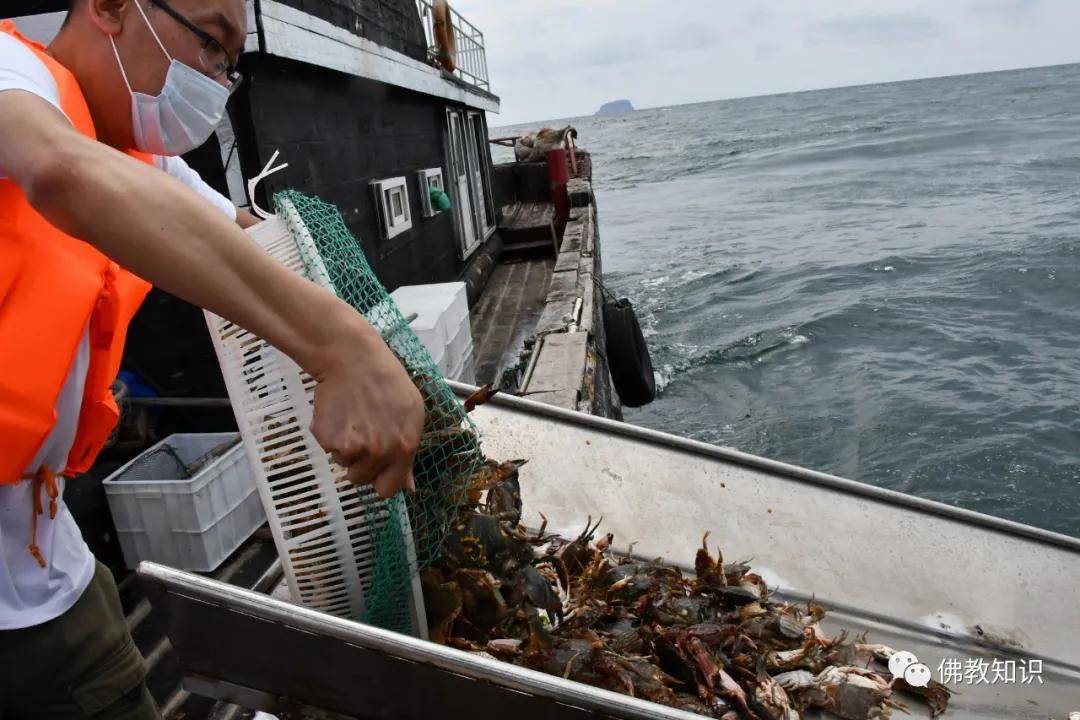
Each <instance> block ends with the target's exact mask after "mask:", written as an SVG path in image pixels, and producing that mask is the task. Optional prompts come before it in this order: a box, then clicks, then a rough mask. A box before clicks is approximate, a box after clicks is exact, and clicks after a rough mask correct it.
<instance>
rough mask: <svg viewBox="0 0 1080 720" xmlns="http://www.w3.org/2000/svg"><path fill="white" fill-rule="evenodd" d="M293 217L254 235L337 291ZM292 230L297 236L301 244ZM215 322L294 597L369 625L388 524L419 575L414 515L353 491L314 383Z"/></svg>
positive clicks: (246, 336) (418, 623)
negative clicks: (376, 541)
mask: <svg viewBox="0 0 1080 720" xmlns="http://www.w3.org/2000/svg"><path fill="white" fill-rule="evenodd" d="M285 214H286V215H287V217H288V221H289V222H288V223H286V222H285V221H284V220H283V219H282V218H271V219H269V220H267V221H266V222H263V223H261V224H259V225H257V226H255V227H254V228H252V229H251V230H249V234H250V236H251V237H252V238H253V239H254V240H255V242H257V243H258V244H259V245H260V246H261V247H262V248H263V249H264V250H266V251H267V252H268V253H269V254H270V255H271V256H272V257H274V258H275V259H277V260H278V261H279V262H281V263H282V264H284V265H285V266H286V267H288V268H289V269H290V270H292V271H293V272H296V273H299V274H301V275H304V276H306V277H309V278H310V279H311V280H313V281H315V282H316V283H318V284H320V285H322V286H323V287H325V288H326V289H328V290H330V291H331V292H333V288H332V286H331V284H330V282H329V280H328V275H327V273H326V270H325V267H324V266H323V264H322V261H321V260H320V259H319V255H318V252H317V251H316V249H315V245H314V242H313V241H312V240H311V237H310V235H307V233H306V230H305V229H304V226H303V222H302V221H301V219H300V217H299V215H298V214H297V213H296V211H295V210H293V209H291V206H289V205H288V203H287V202H286V203H285ZM290 225H291V226H292V227H293V228H296V229H298V232H297V237H294V235H293V232H291V231H290ZM308 268H310V269H311V270H310V271H309V270H308ZM312 276H314V277H312ZM206 319H207V324H208V325H209V328H210V336H211V338H212V339H213V342H214V348H215V350H216V351H217V355H218V361H219V362H220V364H221V370H222V374H223V376H224V378H225V385H226V387H227V388H228V391H229V397H230V399H231V401H232V406H233V412H234V414H235V415H236V421H237V424H238V426H239V428H240V434H241V436H242V437H243V440H244V447H245V449H246V451H247V455H248V459H249V462H250V464H251V467H252V471H253V474H254V477H255V482H256V486H257V487H258V491H259V495H260V497H261V498H262V503H263V506H264V508H265V510H266V516H267V520H268V521H269V524H270V529H271V532H272V534H273V537H274V542H275V543H276V544H277V549H278V554H279V555H280V557H281V560H282V565H283V567H284V571H285V579H286V582H287V584H288V587H289V591H290V593H291V595H292V598H293V600H294V601H296V602H299V603H301V604H303V605H305V606H307V607H310V608H313V609H316V610H320V611H323V612H326V613H330V614H332V615H337V616H339V617H344V618H350V619H354V620H360V619H362V617H363V609H364V586H365V584H366V583H367V582H368V581H369V579H370V578H371V574H372V559H373V555H374V548H373V546H372V537H373V536H374V535H375V534H376V532H377V531H378V530H379V529H381V528H382V527H383V525H382V523H385V522H394V523H396V524H397V525H398V527H399V529H400V532H401V533H402V535H403V537H404V539H405V541H406V546H407V548H408V551H409V553H410V559H411V560H412V564H413V567H414V569H415V564H416V563H415V551H414V549H413V542H412V532H411V529H410V526H409V519H408V516H407V513H406V512H405V511H404V510H403V511H402V512H400V513H397V514H398V515H399V516H398V517H392V518H391V517H387V516H386V515H387V514H388V513H386V512H385V511H384V512H383V513H382V514H381V515H380V514H376V512H375V510H374V509H373V508H372V504H373V503H376V502H377V501H378V496H377V495H376V494H375V493H374V491H373V490H371V489H370V488H364V489H362V490H358V489H357V488H356V487H354V486H352V485H351V484H350V483H349V482H348V481H347V480H346V479H345V469H344V468H342V467H340V466H338V465H336V464H334V463H332V462H331V461H330V458H329V457H328V455H327V453H326V452H325V451H323V450H322V448H321V447H320V446H319V444H318V442H316V440H315V438H314V436H313V435H312V434H311V432H310V430H309V427H310V425H311V419H312V402H313V397H314V390H315V381H314V380H313V379H312V378H311V377H310V376H308V375H307V374H306V373H304V372H303V371H302V370H301V369H300V368H299V367H298V366H297V365H296V363H294V362H293V361H292V360H291V359H290V358H289V357H287V356H286V355H285V354H284V353H282V352H280V351H278V350H277V349H276V348H274V347H273V346H271V345H270V344H268V343H266V342H265V341H263V340H262V339H260V338H258V337H256V336H255V335H253V334H251V333H249V332H247V331H246V330H244V329H242V328H240V327H238V326H236V325H234V324H233V323H231V322H228V321H227V320H224V319H222V318H220V317H218V316H216V315H213V314H212V313H206ZM400 505H401V506H402V507H403V506H404V504H403V503H402V504H400ZM412 591H413V593H412V594H413V597H412V600H413V601H412V603H411V608H410V611H411V615H412V618H411V619H412V625H413V634H414V635H415V636H417V637H424V638H426V637H427V621H426V617H425V615H424V603H423V594H422V592H421V589H420V580H419V577H418V576H417V574H416V573H415V572H413V583H412Z"/></svg>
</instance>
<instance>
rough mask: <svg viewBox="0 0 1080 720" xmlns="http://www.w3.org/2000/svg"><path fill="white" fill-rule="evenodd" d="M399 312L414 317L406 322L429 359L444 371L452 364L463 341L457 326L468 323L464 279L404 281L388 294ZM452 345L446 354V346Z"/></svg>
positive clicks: (458, 353) (454, 363)
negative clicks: (418, 339) (433, 281)
mask: <svg viewBox="0 0 1080 720" xmlns="http://www.w3.org/2000/svg"><path fill="white" fill-rule="evenodd" d="M390 297H391V298H393V300H394V302H395V303H397V305H398V307H399V308H401V312H402V313H403V314H404V315H406V316H408V315H411V314H412V313H416V314H417V317H416V319H415V320H413V321H412V322H411V323H409V326H410V327H411V328H412V330H413V332H414V333H416V336H417V337H418V338H420V342H422V343H423V344H424V347H425V348H427V351H428V353H429V354H430V355H431V359H432V360H434V361H435V364H436V365H438V366H439V369H440V370H442V371H443V374H446V372H447V369H448V368H453V367H454V366H455V365H456V364H457V362H458V357H459V355H460V351H461V347H462V345H463V344H464V343H463V342H462V339H461V338H460V337H459V334H460V329H461V328H462V327H463V326H468V325H469V301H468V296H467V294H466V290H465V283H460V282H455V283H438V284H434V285H406V286H404V287H400V288H398V289H397V290H395V291H394V292H393V293H391V295H390ZM451 346H453V347H454V349H451V350H450V352H449V356H447V355H448V352H447V351H448V348H450V347H451Z"/></svg>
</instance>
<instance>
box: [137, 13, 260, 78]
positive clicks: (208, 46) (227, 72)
mask: <svg viewBox="0 0 1080 720" xmlns="http://www.w3.org/2000/svg"><path fill="white" fill-rule="evenodd" d="M150 2H151V4H153V5H157V6H158V7H159V8H161V9H162V10H164V11H165V12H166V13H168V14H169V15H170V16H171V17H172V18H173V19H174V20H176V22H178V23H180V24H181V25H183V26H184V27H185V28H187V29H188V30H190V31H191V32H192V33H194V34H195V36H196V37H198V38H199V39H200V40H202V43H203V46H202V50H200V51H199V64H200V65H202V69H203V72H204V73H206V74H207V76H209V77H210V78H212V79H214V80H217V79H218V78H221V77H224V78H225V81H226V82H227V83H228V84H229V85H228V87H229V92H236V88H238V87H239V86H240V83H241V82H242V81H243V79H244V76H243V75H241V74H240V73H239V72H237V71H236V65H234V64H233V61H232V58H231V57H230V56H229V52H228V51H227V50H226V49H225V48H224V47H223V46H222V44H221V43H220V42H218V41H217V39H216V38H215V37H214V36H213V35H211V34H210V33H208V32H206V31H205V30H203V29H202V28H201V27H199V26H198V25H196V24H195V23H193V22H191V21H190V20H188V19H187V18H186V17H184V16H183V15H181V14H180V12H179V11H178V10H176V8H174V7H172V6H170V5H169V4H168V3H167V2H165V0H150Z"/></svg>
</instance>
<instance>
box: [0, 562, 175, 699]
mask: <svg viewBox="0 0 1080 720" xmlns="http://www.w3.org/2000/svg"><path fill="white" fill-rule="evenodd" d="M160 717H161V715H160V714H159V713H158V710H157V707H156V706H155V705H154V700H153V698H151V697H150V692H149V691H148V690H147V689H146V665H145V663H144V662H143V658H142V655H140V654H139V650H138V648H136V647H135V643H134V642H132V640H131V633H130V632H129V631H128V627H127V623H126V622H125V621H124V612H123V610H121V608H120V595H119V593H118V592H117V590H116V582H115V581H114V580H113V577H112V574H111V573H110V572H109V570H108V568H106V567H105V566H104V565H102V564H101V563H98V564H97V569H96V571H95V573H94V579H93V580H92V581H91V583H90V586H89V587H87V588H86V591H85V592H84V593H83V594H82V597H80V598H79V600H78V602H76V603H75V605H74V607H72V608H71V609H70V610H68V611H67V612H66V613H64V614H63V615H61V616H60V617H58V618H56V619H55V620H50V621H49V622H47V623H43V624H41V625H38V626H36V627H31V628H25V629H23V630H3V631H0V720H53V719H54V718H55V720H60V718H65V719H67V718H71V719H72V720H80V719H83V718H95V719H100V720H159V719H160Z"/></svg>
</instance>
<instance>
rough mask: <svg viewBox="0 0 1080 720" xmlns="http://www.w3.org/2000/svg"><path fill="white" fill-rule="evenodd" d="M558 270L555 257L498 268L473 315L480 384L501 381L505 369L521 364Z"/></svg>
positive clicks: (475, 351)
mask: <svg viewBox="0 0 1080 720" xmlns="http://www.w3.org/2000/svg"><path fill="white" fill-rule="evenodd" d="M554 268H555V258H553V257H542V258H530V259H524V260H520V261H518V262H509V263H507V262H504V263H503V264H502V265H499V266H498V267H496V268H495V270H494V272H493V273H492V275H491V279H490V280H488V284H487V287H486V288H485V289H484V294H483V295H482V296H481V298H480V302H478V303H477V304H476V306H475V307H473V309H472V312H471V315H472V320H471V322H472V336H473V346H474V348H475V350H474V356H475V358H476V382H477V384H480V385H483V384H485V383H489V382H497V381H498V380H499V376H500V375H501V374H502V371H503V369H505V368H507V367H509V366H512V365H514V364H516V363H517V362H518V355H519V354H520V353H521V350H522V348H523V347H524V345H525V341H526V340H527V339H528V338H529V336H530V335H531V334H532V333H533V330H534V329H535V327H536V322H537V320H539V318H540V315H541V313H542V312H543V310H544V302H545V300H546V299H547V293H548V287H549V285H550V284H551V275H552V271H553V270H554Z"/></svg>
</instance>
